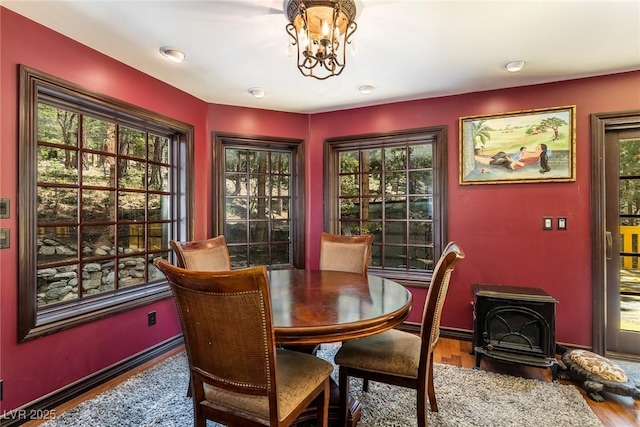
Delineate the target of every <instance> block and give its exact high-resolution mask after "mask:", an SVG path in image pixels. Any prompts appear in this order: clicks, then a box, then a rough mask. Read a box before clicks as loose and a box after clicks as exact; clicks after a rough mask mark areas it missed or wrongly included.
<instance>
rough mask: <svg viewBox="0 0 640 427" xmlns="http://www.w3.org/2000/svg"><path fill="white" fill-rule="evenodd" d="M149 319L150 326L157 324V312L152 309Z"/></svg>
mask: <svg viewBox="0 0 640 427" xmlns="http://www.w3.org/2000/svg"><path fill="white" fill-rule="evenodd" d="M147 320H148V321H149V326H153V325H155V324H156V312H155V311H150V312H149V314H148V315H147Z"/></svg>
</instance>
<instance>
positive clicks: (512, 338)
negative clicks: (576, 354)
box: [472, 284, 558, 379]
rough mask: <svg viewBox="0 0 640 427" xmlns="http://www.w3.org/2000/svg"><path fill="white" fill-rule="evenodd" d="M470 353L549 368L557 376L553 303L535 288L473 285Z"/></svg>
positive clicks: (547, 296) (477, 359) (477, 361)
mask: <svg viewBox="0 0 640 427" xmlns="http://www.w3.org/2000/svg"><path fill="white" fill-rule="evenodd" d="M472 288H473V316H474V328H473V346H474V347H473V352H474V353H475V355H476V368H478V367H480V361H481V360H482V358H483V357H489V358H491V359H494V360H498V361H502V362H509V363H520V364H525V365H530V366H537V367H547V368H551V369H552V374H553V378H554V379H556V375H557V363H558V362H557V360H556V358H555V353H556V341H555V306H556V303H557V301H556V300H555V299H554V298H553V297H551V296H550V295H548V294H547V293H546V292H544V291H543V290H541V289H538V288H526V287H516V286H502V285H487V284H476V285H473V287H472Z"/></svg>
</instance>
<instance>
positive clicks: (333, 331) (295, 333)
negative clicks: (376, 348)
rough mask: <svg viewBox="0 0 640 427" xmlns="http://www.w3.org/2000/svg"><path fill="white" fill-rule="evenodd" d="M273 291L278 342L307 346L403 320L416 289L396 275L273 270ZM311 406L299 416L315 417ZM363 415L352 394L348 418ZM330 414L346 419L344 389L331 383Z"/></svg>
mask: <svg viewBox="0 0 640 427" xmlns="http://www.w3.org/2000/svg"><path fill="white" fill-rule="evenodd" d="M268 274H269V283H270V285H269V291H270V294H271V309H272V314H273V327H274V333H275V338H276V342H277V343H278V344H279V345H283V346H285V347H287V348H290V349H291V348H293V349H300V350H301V351H308V350H309V349H310V348H311V349H313V348H314V346H317V345H320V344H323V343H331V342H339V341H345V340H350V339H355V338H362V337H366V336H369V335H373V334H377V333H380V332H383V331H386V330H387V329H391V328H393V327H394V326H398V325H400V324H401V323H402V322H403V321H404V320H405V319H406V318H407V317H408V316H409V313H410V312H411V306H412V301H413V300H412V296H411V292H409V290H408V289H407V288H405V287H404V286H402V285H401V284H399V283H397V282H394V281H393V280H389V279H385V278H382V277H378V276H373V275H365V276H363V275H360V274H356V273H346V272H340V271H328V270H271V271H269V273H268ZM315 414H316V412H315V409H314V408H308V409H307V411H305V412H304V413H303V414H302V416H301V418H299V419H298V421H299V422H303V421H307V420H309V419H311V418H313V417H315ZM360 417H361V405H360V402H359V401H357V400H356V399H354V398H351V399H350V401H349V404H348V415H347V424H348V425H355V424H356V423H357V422H358V420H359V419H360ZM329 420H330V421H332V422H334V421H335V422H339V421H340V420H341V414H340V405H339V389H338V386H337V384H335V382H332V385H331V398H330V407H329Z"/></svg>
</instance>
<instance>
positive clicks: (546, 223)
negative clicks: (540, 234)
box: [542, 216, 553, 230]
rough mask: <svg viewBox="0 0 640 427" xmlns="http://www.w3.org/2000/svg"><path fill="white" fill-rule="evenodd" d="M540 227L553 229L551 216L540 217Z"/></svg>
mask: <svg viewBox="0 0 640 427" xmlns="http://www.w3.org/2000/svg"><path fill="white" fill-rule="evenodd" d="M542 229H543V230H553V218H551V217H550V216H545V217H543V218H542Z"/></svg>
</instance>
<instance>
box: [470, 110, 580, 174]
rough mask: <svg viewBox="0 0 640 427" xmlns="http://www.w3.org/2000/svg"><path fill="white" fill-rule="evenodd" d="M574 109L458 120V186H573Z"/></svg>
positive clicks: (518, 112) (513, 113)
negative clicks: (547, 183) (541, 184)
mask: <svg viewBox="0 0 640 427" xmlns="http://www.w3.org/2000/svg"><path fill="white" fill-rule="evenodd" d="M575 120H576V107H575V105H572V106H564V107H554V108H544V109H538V110H527V111H516V112H510V113H501V114H493V115H487V116H469V117H461V118H460V129H459V135H460V149H459V156H460V165H459V170H460V179H459V183H460V184H461V185H468V184H507V183H526V182H567V181H575V179H576V166H575V143H576V141H575V140H576V136H575V133H576V124H575Z"/></svg>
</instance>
